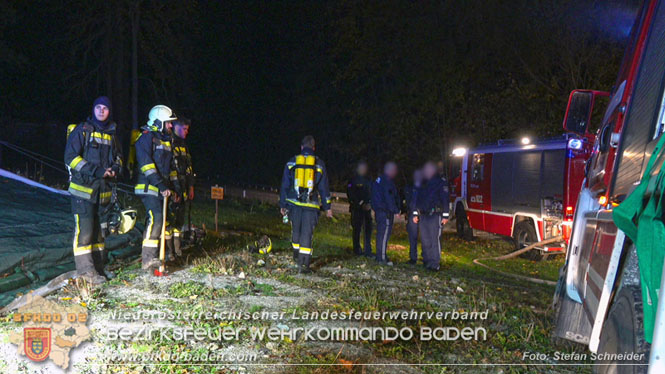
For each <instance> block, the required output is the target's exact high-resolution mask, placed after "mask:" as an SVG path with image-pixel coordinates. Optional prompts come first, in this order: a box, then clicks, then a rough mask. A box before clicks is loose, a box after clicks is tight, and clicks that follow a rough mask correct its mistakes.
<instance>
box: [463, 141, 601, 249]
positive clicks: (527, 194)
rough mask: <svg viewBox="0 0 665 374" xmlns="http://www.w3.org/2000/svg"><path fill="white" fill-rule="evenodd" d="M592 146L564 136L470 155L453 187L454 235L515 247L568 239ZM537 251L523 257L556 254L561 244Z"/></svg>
mask: <svg viewBox="0 0 665 374" xmlns="http://www.w3.org/2000/svg"><path fill="white" fill-rule="evenodd" d="M592 144H593V142H589V140H588V136H587V135H586V134H582V135H577V134H566V135H563V136H560V137H557V138H551V139H540V140H535V141H533V142H532V141H527V140H526V139H524V140H522V141H520V142H517V141H500V142H499V143H498V144H494V145H485V146H480V147H477V148H475V149H471V150H469V151H468V152H467V153H466V155H465V156H464V158H463V160H462V168H461V169H462V170H461V177H460V178H459V179H456V180H455V183H454V184H455V185H454V191H455V193H454V196H455V200H454V215H455V218H456V221H457V222H456V223H457V231H458V234H459V235H460V236H461V237H464V238H467V239H469V238H470V237H471V236H472V234H471V233H472V231H471V229H476V230H481V231H486V232H490V233H493V234H497V235H502V236H507V237H512V238H513V239H514V241H515V244H516V246H517V247H518V248H522V247H524V246H527V245H530V244H533V243H536V242H540V241H542V240H545V239H549V238H554V237H557V236H563V237H564V238H565V239H567V238H568V235H569V233H570V228H571V224H572V218H573V211H574V207H575V204H576V202H577V192H578V191H579V188H580V186H581V184H582V180H583V178H584V165H585V161H586V160H587V159H588V157H589V155H590V152H591V145H592ZM537 249H538V250H534V251H531V252H528V253H527V255H528V256H529V257H530V258H532V259H541V258H543V257H544V256H547V255H549V254H552V253H561V252H563V251H564V249H565V240H564V241H562V242H560V243H554V244H551V245H547V246H543V247H540V248H537Z"/></svg>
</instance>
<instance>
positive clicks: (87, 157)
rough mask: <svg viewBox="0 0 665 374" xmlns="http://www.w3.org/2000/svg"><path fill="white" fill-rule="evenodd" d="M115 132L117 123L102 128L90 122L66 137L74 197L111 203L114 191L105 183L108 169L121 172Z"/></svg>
mask: <svg viewBox="0 0 665 374" xmlns="http://www.w3.org/2000/svg"><path fill="white" fill-rule="evenodd" d="M115 129H116V124H115V123H114V122H110V123H108V124H107V125H106V126H102V125H100V124H98V123H96V122H95V121H93V120H92V119H90V118H89V119H88V120H86V121H85V122H83V123H81V124H79V125H78V126H76V127H75V128H74V130H72V132H71V133H70V134H69V136H68V137H67V145H66V146H65V164H67V166H69V168H70V172H71V176H72V177H71V181H70V183H69V193H70V194H72V196H75V197H77V198H79V199H83V200H87V201H91V202H97V201H99V203H101V204H103V205H105V204H107V203H108V202H109V201H110V200H111V187H110V186H108V185H107V182H106V181H105V180H104V173H105V172H106V169H108V168H111V169H112V170H113V171H115V172H116V175H117V174H119V173H120V171H121V170H122V158H121V154H122V153H121V152H120V146H119V143H118V140H117V137H116V134H115Z"/></svg>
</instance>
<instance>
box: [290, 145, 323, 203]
mask: <svg viewBox="0 0 665 374" xmlns="http://www.w3.org/2000/svg"><path fill="white" fill-rule="evenodd" d="M300 154H302V155H305V156H313V155H314V150H312V149H311V148H303V150H302V152H301V153H300ZM295 166H296V156H293V157H292V158H291V159H290V160H289V162H287V163H286V166H284V173H283V174H282V187H281V189H280V194H279V207H280V208H288V207H289V206H299V207H302V208H308V209H316V210H319V209H321V210H329V209H330V202H331V200H330V187H329V185H328V172H327V171H326V166H325V164H324V163H323V160H321V159H320V158H318V157H316V164H315V165H314V187H313V189H312V192H311V193H309V194H305V195H307V196H303V194H300V193H299V192H298V191H297V190H296V188H295V185H294V182H295V181H294V180H295V169H296V168H295Z"/></svg>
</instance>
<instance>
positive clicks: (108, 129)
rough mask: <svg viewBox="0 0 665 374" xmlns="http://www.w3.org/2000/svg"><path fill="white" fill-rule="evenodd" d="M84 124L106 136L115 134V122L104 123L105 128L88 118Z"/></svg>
mask: <svg viewBox="0 0 665 374" xmlns="http://www.w3.org/2000/svg"><path fill="white" fill-rule="evenodd" d="M86 122H87V123H88V124H90V125H92V126H93V127H94V128H95V130H97V131H99V132H103V133H106V134H115V129H116V124H115V122H112V121H109V122H107V123H106V125H105V126H103V125H101V123H100V122H99V121H95V120H94V119H93V118H92V117H88V119H87V120H86Z"/></svg>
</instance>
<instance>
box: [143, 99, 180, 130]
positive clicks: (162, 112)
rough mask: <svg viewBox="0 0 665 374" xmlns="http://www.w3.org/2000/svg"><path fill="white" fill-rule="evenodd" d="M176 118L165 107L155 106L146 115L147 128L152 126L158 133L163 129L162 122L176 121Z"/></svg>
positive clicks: (171, 111)
mask: <svg viewBox="0 0 665 374" xmlns="http://www.w3.org/2000/svg"><path fill="white" fill-rule="evenodd" d="M177 119H178V117H177V116H176V115H175V113H173V110H171V108H169V107H167V106H166V105H155V106H154V107H152V109H150V112H149V113H148V126H154V127H156V128H157V129H158V130H159V131H162V130H163V129H164V122H171V121H175V120H177Z"/></svg>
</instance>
